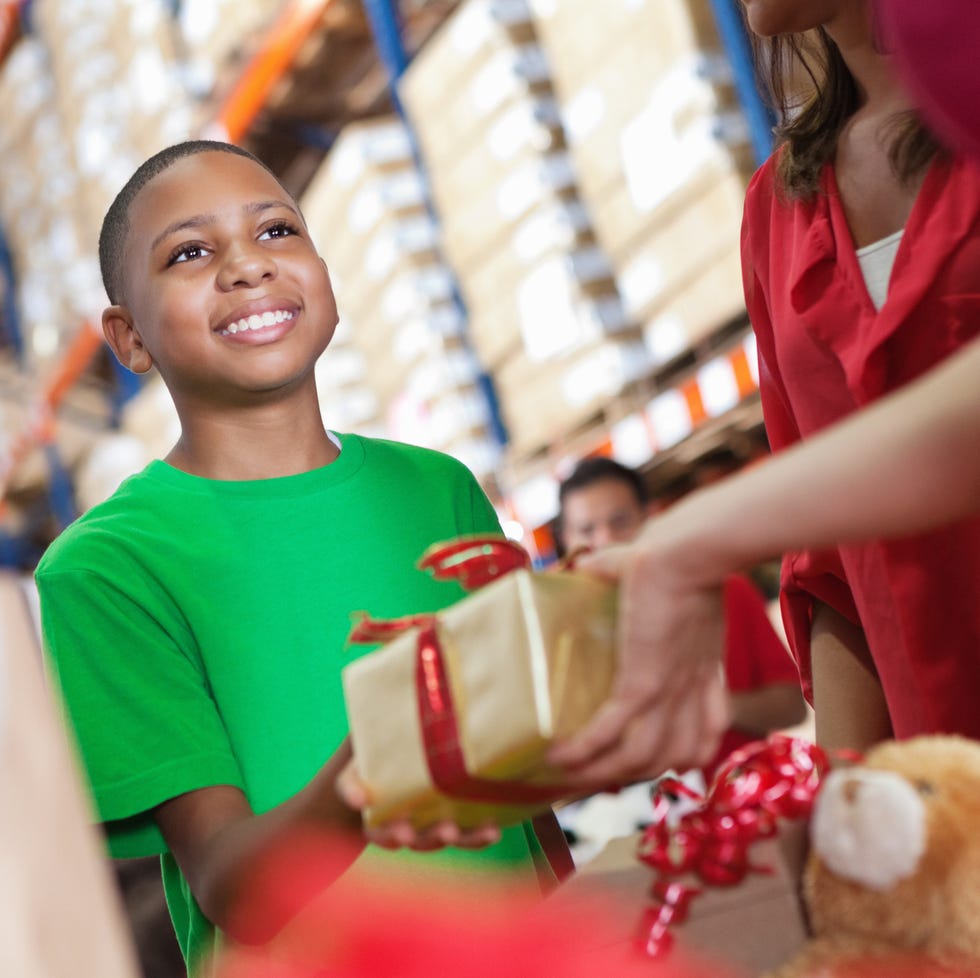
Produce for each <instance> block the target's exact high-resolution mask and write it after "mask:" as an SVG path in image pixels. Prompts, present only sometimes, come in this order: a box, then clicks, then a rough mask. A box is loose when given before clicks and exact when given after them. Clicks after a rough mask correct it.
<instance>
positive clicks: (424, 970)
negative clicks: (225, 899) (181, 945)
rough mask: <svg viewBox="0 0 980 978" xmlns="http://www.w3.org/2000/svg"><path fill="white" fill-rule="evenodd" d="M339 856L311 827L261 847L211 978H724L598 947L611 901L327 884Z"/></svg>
mask: <svg viewBox="0 0 980 978" xmlns="http://www.w3.org/2000/svg"><path fill="white" fill-rule="evenodd" d="M345 853H346V855H345ZM347 865H349V853H348V852H347V850H346V848H345V844H344V843H343V842H340V843H338V842H337V841H336V840H334V839H331V838H329V837H325V836H323V835H320V834H307V835H297V836H294V837H292V838H291V839H290V840H289V843H288V844H286V845H283V846H282V847H280V848H279V849H278V850H277V851H275V852H272V853H270V855H269V858H268V859H267V860H266V861H265V864H264V866H263V867H261V868H260V869H258V870H257V871H256V873H255V874H254V876H253V877H252V879H251V881H250V883H249V885H248V887H247V892H246V893H243V894H242V899H241V901H240V903H239V907H238V911H237V914H236V917H235V923H234V925H233V927H231V928H230V930H231V931H232V933H233V934H234V936H235V938H236V939H237V941H238V943H233V944H231V945H230V946H229V947H228V948H227V949H226V950H225V952H224V953H223V954H222V956H221V958H220V959H219V961H218V967H217V976H218V978H341V976H342V978H432V976H433V975H453V976H454V978H595V976H596V975H602V976H603V978H634V976H635V978H641V976H643V978H725V975H726V974H728V976H729V978H734V976H733V975H732V974H731V973H727V972H726V971H725V969H724V968H723V967H720V966H719V965H717V964H716V963H711V964H707V965H705V964H700V963H697V962H693V961H687V960H685V959H683V958H681V957H676V958H675V957H672V958H671V959H670V961H669V962H665V963H659V962H651V961H650V960H649V959H648V958H645V957H643V956H642V955H640V954H639V953H638V952H637V951H636V950H635V948H632V947H630V946H626V945H623V944H622V943H619V944H616V945H613V944H612V942H610V946H608V947H606V948H603V947H602V942H601V941H597V940H596V937H597V935H601V934H602V931H603V929H604V928H605V926H606V923H605V922H606V921H608V920H610V915H613V914H616V913H617V912H619V913H622V912H626V913H629V912H631V911H630V909H628V908H621V907H618V906H617V905H615V904H613V905H610V904H607V903H602V904H601V905H597V904H594V903H592V902H589V903H583V904H582V905H581V906H578V905H575V906H573V907H571V908H570V907H569V906H567V905H561V906H560V907H551V906H549V903H548V901H542V899H541V896H540V894H538V893H537V892H534V893H531V892H528V891H526V890H517V889H514V888H513V887H510V888H503V887H502V886H501V884H500V882H498V881H496V880H495V879H494V878H493V877H489V876H488V877H487V878H486V881H485V883H483V882H481V883H479V884H477V883H476V882H473V883H472V884H471V885H470V886H468V887H467V888H465V889H462V888H460V887H459V886H458V885H454V886H440V885H438V884H436V883H434V882H433V881H432V880H431V879H428V880H426V881H425V882H423V883H413V882H411V881H408V880H406V878H405V876H404V875H402V876H401V877H400V878H399V882H398V883H397V884H396V883H394V882H391V881H388V882H384V881H382V880H380V879H379V880H373V879H372V880H370V881H369V880H362V879H341V880H340V881H339V882H335V881H336V880H337V876H338V874H339V873H341V872H342V871H343V868H344V867H346V866H347ZM633 910H634V912H635V908H633ZM586 938H587V940H586ZM259 942H261V943H259ZM597 948H599V949H597Z"/></svg>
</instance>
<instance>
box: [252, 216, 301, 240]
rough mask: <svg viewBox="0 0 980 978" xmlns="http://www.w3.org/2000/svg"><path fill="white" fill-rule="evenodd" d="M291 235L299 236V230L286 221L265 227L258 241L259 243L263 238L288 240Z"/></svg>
mask: <svg viewBox="0 0 980 978" xmlns="http://www.w3.org/2000/svg"><path fill="white" fill-rule="evenodd" d="M291 234H299V229H298V228H296V227H295V226H294V225H292V224H290V223H288V222H287V221H279V222H278V223H276V224H273V225H271V226H269V227H267V228H266V229H265V230H264V231H263V232H262V233H261V234H260V235H259V240H260V241H261V240H262V239H263V238H288V237H289V236H290V235H291Z"/></svg>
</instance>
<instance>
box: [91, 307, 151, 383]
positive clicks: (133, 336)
mask: <svg viewBox="0 0 980 978" xmlns="http://www.w3.org/2000/svg"><path fill="white" fill-rule="evenodd" d="M102 332H103V333H104V334H105V339H106V342H107V343H108V344H109V346H110V347H111V349H112V352H113V353H115V355H116V359H117V360H118V361H119V362H120V363H121V364H122V365H123V366H124V367H128V368H129V369H130V370H132V372H133V373H134V374H145V373H146V372H147V371H148V370H149V369H150V367H152V366H153V357H151V356H150V351H149V350H147V348H146V347H145V346H144V345H143V340H142V337H141V336H140V334H139V333H138V332H137V330H136V325H135V324H134V323H133V317H132V315H131V313H130V311H129V310H128V309H127V308H126V307H125V306H109V308H108V309H105V310H103V312H102Z"/></svg>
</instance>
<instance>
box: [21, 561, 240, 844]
mask: <svg viewBox="0 0 980 978" xmlns="http://www.w3.org/2000/svg"><path fill="white" fill-rule="evenodd" d="M37 582H38V590H39V594H40V599H41V620H42V629H43V634H44V643H45V650H46V652H47V655H48V657H49V659H50V662H51V664H52V668H53V673H54V676H55V678H56V681H57V683H58V685H59V686H60V692H61V696H62V698H63V701H64V703H65V707H66V710H67V713H68V715H69V718H70V721H71V726H72V728H73V730H74V733H75V736H76V739H77V744H78V748H79V751H80V753H81V757H82V761H83V764H84V767H85V770H86V772H87V775H88V779H89V783H90V785H91V789H92V792H93V795H94V801H95V805H96V808H97V811H98V813H99V817H100V819H101V820H102V821H103V822H105V823H106V829H107V832H108V836H109V845H110V850H111V851H112V854H113V855H114V856H117V857H135V856H145V855H153V854H156V853H160V852H163V851H165V850H166V846H165V844H164V842H163V838H162V836H161V835H160V833H159V831H158V829H157V827H156V823H155V821H154V820H153V818H152V815H151V812H152V809H153V808H154V807H156V806H157V805H159V804H160V803H161V802H163V801H166V800H167V799H169V798H173V797H175V796H176V795H179V794H183V793H185V792H187V791H192V790H195V789H197V788H202V787H207V786H210V785H214V784H230V785H234V786H236V787H240V788H241V787H243V779H242V776H241V773H240V771H239V768H238V765H237V763H236V761H235V759H234V756H233V754H232V752H231V749H230V746H229V742H228V737H227V734H226V732H225V729H224V726H223V724H222V722H221V717H220V715H219V712H218V709H217V706H216V704H215V702H214V700H213V698H212V696H211V694H210V689H209V686H208V683H207V680H206V677H205V675H204V672H203V669H202V668H201V665H200V662H199V660H197V658H196V655H195V654H194V651H193V650H191V649H189V648H187V647H186V646H187V645H188V643H187V640H186V636H179V635H178V628H177V623H176V622H173V621H171V622H169V623H168V622H166V621H164V620H162V617H163V616H162V615H161V614H159V609H157V611H158V614H154V609H150V608H147V607H145V606H144V605H142V604H140V603H137V602H136V601H135V600H133V599H132V597H130V596H129V595H128V594H126V593H124V592H123V591H122V590H121V588H120V587H119V586H117V585H115V584H113V583H112V582H110V581H107V580H105V579H104V578H103V577H101V576H100V575H97V574H94V573H92V572H89V571H85V570H71V571H61V572H58V571H51V572H48V573H44V574H40V573H39V574H38V576H37ZM181 639H183V642H182V641H181Z"/></svg>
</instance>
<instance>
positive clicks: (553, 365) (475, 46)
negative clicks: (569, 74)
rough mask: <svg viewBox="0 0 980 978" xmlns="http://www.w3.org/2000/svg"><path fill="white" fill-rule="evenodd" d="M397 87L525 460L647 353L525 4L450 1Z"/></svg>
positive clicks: (608, 394)
mask: <svg viewBox="0 0 980 978" xmlns="http://www.w3.org/2000/svg"><path fill="white" fill-rule="evenodd" d="M400 94H401V97H402V101H403V103H404V105H405V108H406V111H407V113H408V115H409V117H410V118H411V121H412V124H413V127H414V129H415V131H416V133H417V135H418V141H419V145H420V149H421V154H422V157H423V159H424V162H425V167H426V171H427V174H428V177H429V180H430V182H431V187H432V194H433V199H434V202H435V205H436V209H437V210H438V213H439V216H440V221H441V227H442V240H443V245H444V250H445V255H446V258H447V260H448V261H449V262H450V264H451V265H452V266H453V268H454V270H455V272H456V273H457V275H458V277H459V284H460V288H461V291H462V295H463V298H464V300H465V303H466V307H467V311H468V314H469V335H470V337H471V340H472V343H473V346H474V348H475V350H476V352H477V354H478V355H479V357H480V359H481V361H482V363H483V365H484V366H485V367H486V368H487V370H488V371H489V373H490V375H491V377H492V378H493V382H494V384H495V388H496V392H497V395H498V397H499V399H500V406H501V413H502V416H503V421H504V423H505V425H506V427H507V430H508V435H509V439H510V444H509V454H510V455H511V456H515V457H520V456H528V455H530V454H532V453H534V452H535V451H538V450H541V449H542V448H544V447H546V446H547V445H548V444H550V443H551V442H552V441H554V440H555V439H557V438H560V437H561V436H562V435H563V434H564V433H566V432H568V431H571V430H574V429H575V428H576V427H577V426H579V425H581V424H582V423H584V422H586V421H587V420H588V419H589V418H590V417H592V416H593V415H594V414H595V413H596V411H597V410H600V409H601V407H602V406H603V405H604V404H605V403H607V402H608V400H609V399H610V398H612V397H614V396H615V395H616V394H617V393H619V392H620V391H621V390H622V389H623V387H624V385H626V384H627V383H629V381H630V380H632V379H635V378H636V377H639V376H642V375H643V374H644V372H645V371H646V369H647V363H648V358H647V355H646V351H645V349H644V346H643V343H642V338H641V336H640V335H639V333H638V332H637V331H636V330H635V329H631V328H630V327H631V324H630V322H629V320H628V318H627V316H626V314H625V312H624V309H623V305H622V303H621V301H620V298H619V295H618V293H617V289H616V285H615V282H614V280H613V271H612V268H611V266H610V264H609V262H608V260H607V258H606V256H605V254H604V252H603V250H602V249H601V248H600V247H599V246H598V243H597V239H596V235H595V233H594V229H593V225H592V221H591V219H590V217H589V214H588V212H587V210H586V208H585V207H584V206H583V202H582V198H581V195H580V193H579V188H578V183H577V180H576V173H575V167H574V164H573V160H572V157H571V156H570V154H569V149H568V145H567V142H566V139H565V135H564V128H563V125H562V119H561V113H560V105H559V103H558V100H557V98H556V94H555V89H554V86H553V83H552V74H551V67H550V64H549V60H548V58H547V57H546V55H545V52H544V50H543V49H542V46H541V44H540V42H539V38H538V33H537V30H536V27H535V23H534V19H533V16H532V11H531V9H530V7H529V6H528V4H527V3H525V2H523V0H469V2H467V3H465V4H462V5H460V7H459V8H458V9H457V11H456V12H455V13H454V15H453V16H451V17H450V18H449V19H448V20H447V21H446V22H445V23H444V24H443V26H442V27H441V28H440V30H439V31H438V32H437V33H436V34H434V35H433V36H432V37H431V38H430V39H429V41H428V42H427V43H426V45H425V46H424V47H423V48H422V50H421V51H420V52H419V53H418V55H417V56H416V57H415V59H414V61H413V63H412V64H411V65H410V67H409V69H408V71H407V72H406V73H405V75H404V76H403V78H402V81H401V83H400Z"/></svg>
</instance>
